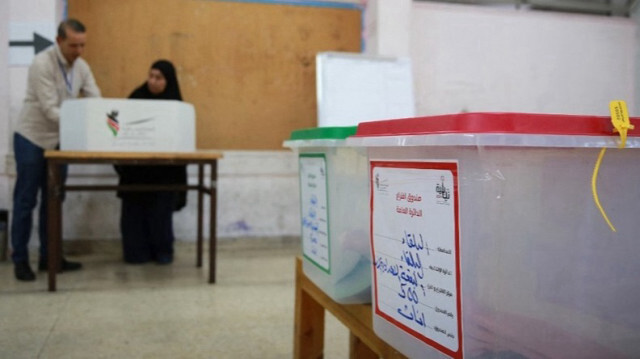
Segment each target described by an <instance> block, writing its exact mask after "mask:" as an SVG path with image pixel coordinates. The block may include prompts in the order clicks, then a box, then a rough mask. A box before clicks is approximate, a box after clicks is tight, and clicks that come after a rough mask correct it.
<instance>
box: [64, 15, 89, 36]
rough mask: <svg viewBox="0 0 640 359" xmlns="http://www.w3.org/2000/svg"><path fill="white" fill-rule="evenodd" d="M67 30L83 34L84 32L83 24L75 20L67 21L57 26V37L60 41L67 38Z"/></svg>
mask: <svg viewBox="0 0 640 359" xmlns="http://www.w3.org/2000/svg"><path fill="white" fill-rule="evenodd" d="M67 28H69V29H71V30H73V31H74V32H79V33H84V32H85V31H86V29H85V27H84V24H83V23H81V22H80V21H78V20H76V19H67V20H64V21H62V22H61V23H60V26H58V37H59V38H61V39H66V38H67Z"/></svg>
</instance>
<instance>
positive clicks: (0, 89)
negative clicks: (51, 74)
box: [0, 1, 11, 209]
mask: <svg viewBox="0 0 640 359" xmlns="http://www.w3.org/2000/svg"><path fill="white" fill-rule="evenodd" d="M0 26H2V28H3V31H0V43H1V44H8V43H9V32H8V31H6V29H7V28H8V26H9V2H6V1H0ZM8 52H9V47H8V46H6V45H5V46H0V79H8V78H9V67H8V59H9V53H8ZM10 133H11V131H10V126H9V81H0V209H8V208H9V201H10V200H9V199H10V191H9V182H10V179H9V177H8V176H7V165H6V158H7V153H8V152H9V134H10Z"/></svg>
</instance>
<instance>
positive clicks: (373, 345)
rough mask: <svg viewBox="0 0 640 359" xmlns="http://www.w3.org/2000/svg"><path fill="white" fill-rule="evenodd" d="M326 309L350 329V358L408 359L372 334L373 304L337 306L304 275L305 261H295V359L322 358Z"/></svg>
mask: <svg viewBox="0 0 640 359" xmlns="http://www.w3.org/2000/svg"><path fill="white" fill-rule="evenodd" d="M325 309H326V310H328V311H329V312H331V314H333V315H334V316H335V317H336V318H338V320H340V321H341V322H342V323H343V324H344V325H345V326H346V327H347V328H348V329H349V357H350V358H352V359H356V358H357V359H367V358H379V357H382V358H406V357H405V356H404V355H402V354H400V353H399V352H398V351H397V350H395V349H394V348H393V347H391V346H390V345H389V344H387V343H386V342H385V341H383V340H382V339H380V338H379V337H378V336H377V335H376V334H375V333H374V332H373V318H372V316H371V304H350V305H344V304H339V303H336V302H334V301H333V300H332V299H331V298H330V297H329V296H328V295H326V294H325V293H324V292H323V291H322V290H321V289H320V288H319V287H318V286H316V285H315V284H314V283H313V282H312V281H311V280H310V279H309V278H307V276H305V275H304V272H303V270H302V260H301V259H300V258H299V257H298V258H296V304H295V329H294V340H293V342H294V345H293V356H294V358H297V359H309V358H311V359H316V358H322V357H323V346H324V310H325Z"/></svg>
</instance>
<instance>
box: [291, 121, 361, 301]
mask: <svg viewBox="0 0 640 359" xmlns="http://www.w3.org/2000/svg"><path fill="white" fill-rule="evenodd" d="M355 131H356V128H355V127H323V128H310V129H305V130H299V131H294V132H292V134H291V137H290V139H289V140H288V141H285V143H284V145H285V146H286V147H289V148H291V149H293V150H294V151H295V152H296V154H297V155H298V165H299V177H300V220H301V227H302V252H303V271H304V273H305V275H306V276H307V277H309V279H310V280H311V281H312V282H314V284H316V285H317V286H318V287H320V289H322V290H323V291H324V292H325V293H326V294H327V295H328V296H329V297H331V298H332V299H333V300H335V301H336V302H338V303H343V304H354V303H370V302H371V253H370V251H369V210H368V208H369V205H368V201H367V196H368V189H367V165H368V163H367V155H366V150H364V149H356V148H351V147H347V146H345V138H346V137H347V136H349V135H352V134H354V133H355Z"/></svg>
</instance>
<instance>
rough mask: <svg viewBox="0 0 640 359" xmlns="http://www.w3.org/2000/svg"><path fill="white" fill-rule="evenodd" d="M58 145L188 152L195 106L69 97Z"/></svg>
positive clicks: (62, 111) (191, 145) (82, 148)
mask: <svg viewBox="0 0 640 359" xmlns="http://www.w3.org/2000/svg"><path fill="white" fill-rule="evenodd" d="M60 149H61V150H66V151H114V152H118V151H127V152H191V151H194V150H195V110H194V107H193V105H191V104H189V103H185V102H181V101H174V100H130V99H105V98H90V99H76V100H68V101H65V102H64V103H63V104H62V107H61V109H60Z"/></svg>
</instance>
